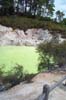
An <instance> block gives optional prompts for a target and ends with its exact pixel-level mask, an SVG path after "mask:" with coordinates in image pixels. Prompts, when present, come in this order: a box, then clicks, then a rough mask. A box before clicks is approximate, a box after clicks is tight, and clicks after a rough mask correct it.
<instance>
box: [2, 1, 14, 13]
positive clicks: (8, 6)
mask: <svg viewBox="0 0 66 100" xmlns="http://www.w3.org/2000/svg"><path fill="white" fill-rule="evenodd" d="M1 9H2V13H3V14H4V15H9V14H10V13H11V14H12V13H13V12H14V1H13V0H1Z"/></svg>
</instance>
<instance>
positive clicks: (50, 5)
mask: <svg viewBox="0 0 66 100" xmlns="http://www.w3.org/2000/svg"><path fill="white" fill-rule="evenodd" d="M0 5H1V9H0V11H1V13H2V14H3V15H8V14H10V15H12V14H13V12H14V14H17V15H19V13H22V14H25V15H26V16H27V14H29V15H34V16H36V15H39V16H41V14H42V13H44V15H46V16H50V15H53V11H54V0H17V1H15V0H1V1H0ZM11 9H12V10H11ZM27 9H28V10H27ZM10 11H11V13H10Z"/></svg>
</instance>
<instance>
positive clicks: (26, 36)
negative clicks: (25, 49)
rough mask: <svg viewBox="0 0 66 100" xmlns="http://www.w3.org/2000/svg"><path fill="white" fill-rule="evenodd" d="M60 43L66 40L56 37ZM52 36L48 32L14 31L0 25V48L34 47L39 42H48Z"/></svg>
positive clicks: (32, 30)
mask: <svg viewBox="0 0 66 100" xmlns="http://www.w3.org/2000/svg"><path fill="white" fill-rule="evenodd" d="M58 37H59V41H60V43H61V42H63V41H64V40H66V39H63V38H62V37H61V35H60V34H59V35H58ZM52 38H53V35H52V34H51V33H50V32H49V31H48V30H43V29H41V28H40V29H35V28H34V29H27V30H26V31H25V32H24V31H23V30H19V29H15V30H13V29H12V28H11V27H5V26H2V25H0V46H4V45H20V46H21V45H26V46H36V45H37V44H39V43H41V42H43V41H44V42H50V41H51V40H52Z"/></svg>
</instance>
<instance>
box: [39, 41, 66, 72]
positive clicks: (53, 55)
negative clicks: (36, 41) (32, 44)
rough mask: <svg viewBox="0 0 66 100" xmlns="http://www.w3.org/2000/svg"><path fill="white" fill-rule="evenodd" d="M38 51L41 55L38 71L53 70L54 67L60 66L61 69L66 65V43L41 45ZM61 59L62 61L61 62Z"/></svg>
mask: <svg viewBox="0 0 66 100" xmlns="http://www.w3.org/2000/svg"><path fill="white" fill-rule="evenodd" d="M37 51H38V53H39V55H40V59H39V60H40V62H39V66H38V70H39V71H41V70H44V69H45V68H48V70H49V69H51V66H52V65H56V64H58V65H59V67H63V65H66V42H63V43H61V44H59V43H52V42H50V43H41V44H40V45H39V46H38V47H37ZM60 59H61V60H60Z"/></svg>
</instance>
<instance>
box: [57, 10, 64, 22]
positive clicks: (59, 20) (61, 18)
mask: <svg viewBox="0 0 66 100" xmlns="http://www.w3.org/2000/svg"><path fill="white" fill-rule="evenodd" d="M63 17H64V13H63V12H61V11H60V10H58V11H56V20H57V21H58V22H61V21H63Z"/></svg>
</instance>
